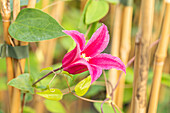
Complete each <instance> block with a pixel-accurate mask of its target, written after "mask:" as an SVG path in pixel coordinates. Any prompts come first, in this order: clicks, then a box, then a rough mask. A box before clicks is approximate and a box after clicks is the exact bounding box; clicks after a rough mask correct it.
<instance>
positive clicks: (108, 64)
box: [89, 53, 126, 73]
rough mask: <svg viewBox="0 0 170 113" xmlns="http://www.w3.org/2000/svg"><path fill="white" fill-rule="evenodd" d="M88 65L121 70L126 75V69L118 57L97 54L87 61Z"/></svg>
mask: <svg viewBox="0 0 170 113" xmlns="http://www.w3.org/2000/svg"><path fill="white" fill-rule="evenodd" d="M89 63H90V64H93V65H96V66H99V67H101V68H102V69H111V68H115V69H117V70H122V71H123V72H124V73H126V67H125V65H124V63H123V62H122V61H121V60H120V59H119V58H118V57H114V56H112V55H110V54H106V53H103V54H99V55H97V56H95V57H92V58H91V59H90V60H89Z"/></svg>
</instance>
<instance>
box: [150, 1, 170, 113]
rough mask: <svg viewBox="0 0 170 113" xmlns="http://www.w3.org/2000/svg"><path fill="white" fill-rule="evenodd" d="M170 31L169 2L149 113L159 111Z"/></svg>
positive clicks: (157, 53)
mask: <svg viewBox="0 0 170 113" xmlns="http://www.w3.org/2000/svg"><path fill="white" fill-rule="evenodd" d="M169 29H170V3H168V2H167V3H166V10H165V17H164V22H163V28H162V33H161V39H160V42H159V45H158V49H157V51H156V55H155V62H154V77H153V83H152V89H151V95H150V101H149V109H148V113H156V111H157V105H158V98H159V90H160V85H161V76H162V69H163V65H164V61H165V58H166V56H167V49H168V40H169Z"/></svg>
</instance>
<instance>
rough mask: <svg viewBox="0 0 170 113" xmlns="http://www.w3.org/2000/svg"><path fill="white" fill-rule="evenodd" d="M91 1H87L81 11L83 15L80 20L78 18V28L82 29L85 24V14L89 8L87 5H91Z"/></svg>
mask: <svg viewBox="0 0 170 113" xmlns="http://www.w3.org/2000/svg"><path fill="white" fill-rule="evenodd" d="M91 1H92V0H88V1H87V3H86V5H85V7H84V9H83V13H82V15H81V18H80V23H79V28H80V27H82V26H83V25H84V24H85V23H86V22H85V19H86V18H85V16H86V12H87V8H88V7H89V4H90V3H91Z"/></svg>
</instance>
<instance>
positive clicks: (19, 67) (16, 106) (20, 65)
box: [11, 0, 36, 113]
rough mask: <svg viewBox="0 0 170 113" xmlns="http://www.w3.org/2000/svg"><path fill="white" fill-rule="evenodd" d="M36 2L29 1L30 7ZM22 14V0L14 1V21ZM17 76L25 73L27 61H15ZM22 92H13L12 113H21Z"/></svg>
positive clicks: (20, 43)
mask: <svg viewBox="0 0 170 113" xmlns="http://www.w3.org/2000/svg"><path fill="white" fill-rule="evenodd" d="M35 3H36V1H35V0H31V1H29V5H28V7H31V8H32V7H35ZM33 5H34V6H33ZM19 12H20V0H13V20H15V19H16V17H17V15H18V13H19ZM15 45H20V46H24V45H28V42H20V41H17V40H15ZM15 61H16V62H15V76H16V77H17V76H19V75H20V74H22V73H24V69H25V61H26V59H20V60H15ZM20 96H21V92H20V90H18V89H14V92H13V97H15V98H13V100H12V107H11V112H12V113H19V112H20V107H21V98H20Z"/></svg>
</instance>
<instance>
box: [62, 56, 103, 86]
mask: <svg viewBox="0 0 170 113" xmlns="http://www.w3.org/2000/svg"><path fill="white" fill-rule="evenodd" d="M63 70H64V71H67V72H69V73H70V74H79V73H82V72H84V71H87V70H89V72H90V75H91V78H92V81H91V83H93V82H94V81H96V80H97V79H98V78H99V77H100V75H101V74H102V68H101V67H98V66H96V65H93V64H89V63H88V62H87V61H86V60H85V59H83V58H79V59H77V60H76V61H75V62H73V63H72V64H70V65H69V66H67V67H65V68H63Z"/></svg>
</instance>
